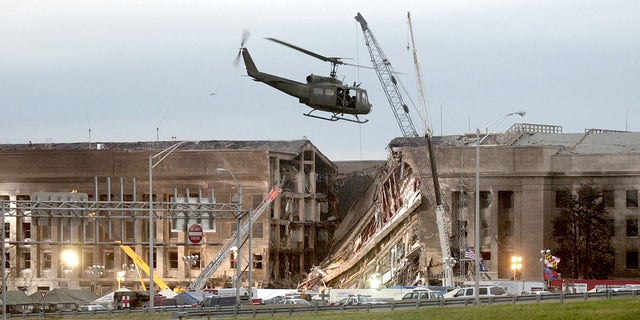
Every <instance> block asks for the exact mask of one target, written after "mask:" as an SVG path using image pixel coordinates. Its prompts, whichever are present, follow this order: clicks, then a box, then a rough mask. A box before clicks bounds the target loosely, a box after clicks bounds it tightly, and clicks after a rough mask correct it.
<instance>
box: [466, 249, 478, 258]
mask: <svg viewBox="0 0 640 320" xmlns="http://www.w3.org/2000/svg"><path fill="white" fill-rule="evenodd" d="M464 258H465V259H470V260H475V259H476V254H475V253H474V252H473V250H471V248H469V247H467V249H466V250H464Z"/></svg>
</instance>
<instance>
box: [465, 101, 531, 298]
mask: <svg viewBox="0 0 640 320" xmlns="http://www.w3.org/2000/svg"><path fill="white" fill-rule="evenodd" d="M526 114H527V113H526V112H525V111H517V112H511V113H507V114H505V115H503V116H502V117H500V118H498V120H496V121H494V122H492V123H491V124H489V125H488V126H486V127H485V129H484V131H485V132H486V135H485V136H484V137H483V138H482V139H480V129H477V130H476V192H475V198H476V199H475V200H476V201H475V226H474V242H475V251H476V257H475V261H474V265H475V273H474V274H475V284H474V290H473V296H474V302H475V304H476V305H480V293H479V291H480V258H481V257H480V256H481V254H482V251H481V250H480V143H482V140H484V139H485V138H486V137H487V136H488V135H489V128H490V127H491V126H493V125H495V124H497V123H499V122H500V121H502V120H504V119H506V118H507V117H510V116H513V115H519V116H521V117H524V116H525V115H526Z"/></svg>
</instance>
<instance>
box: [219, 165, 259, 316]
mask: <svg viewBox="0 0 640 320" xmlns="http://www.w3.org/2000/svg"><path fill="white" fill-rule="evenodd" d="M216 171H217V172H218V173H222V172H225V171H226V172H229V174H230V175H231V178H232V179H233V182H234V183H235V184H236V188H237V189H238V216H237V218H238V222H237V223H238V226H237V228H236V229H237V233H238V237H237V238H236V246H237V247H238V252H237V254H236V259H237V261H236V283H235V285H236V304H240V287H241V286H242V281H241V280H240V278H241V277H240V275H241V274H242V269H241V268H240V257H241V255H240V247H241V246H242V243H241V238H242V232H241V229H240V228H241V225H240V219H241V217H242V216H241V213H242V185H240V182H239V181H238V179H237V178H236V175H235V174H233V172H232V171H230V170H228V169H225V168H217V169H216ZM248 220H249V244H248V245H249V249H248V254H249V269H248V280H249V300H251V298H252V297H251V281H252V279H251V273H252V271H253V270H252V266H251V264H252V263H253V259H252V256H251V253H252V252H251V245H252V244H251V238H252V236H251V235H252V232H251V231H252V230H251V228H252V225H251V211H249V216H248Z"/></svg>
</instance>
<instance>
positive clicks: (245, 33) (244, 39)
mask: <svg viewBox="0 0 640 320" xmlns="http://www.w3.org/2000/svg"><path fill="white" fill-rule="evenodd" d="M250 35H251V32H250V31H249V30H247V29H244V31H243V32H242V40H241V41H240V50H238V55H237V56H236V59H235V60H234V61H233V65H234V66H235V67H238V64H239V63H240V55H241V54H242V49H244V44H245V43H246V42H247V40H248V39H249V36H250Z"/></svg>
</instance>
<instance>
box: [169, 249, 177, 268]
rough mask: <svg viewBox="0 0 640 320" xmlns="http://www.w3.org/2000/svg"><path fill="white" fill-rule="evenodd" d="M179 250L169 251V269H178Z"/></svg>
mask: <svg viewBox="0 0 640 320" xmlns="http://www.w3.org/2000/svg"><path fill="white" fill-rule="evenodd" d="M178 261H179V260H178V251H176V250H171V251H169V269H178Z"/></svg>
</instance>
